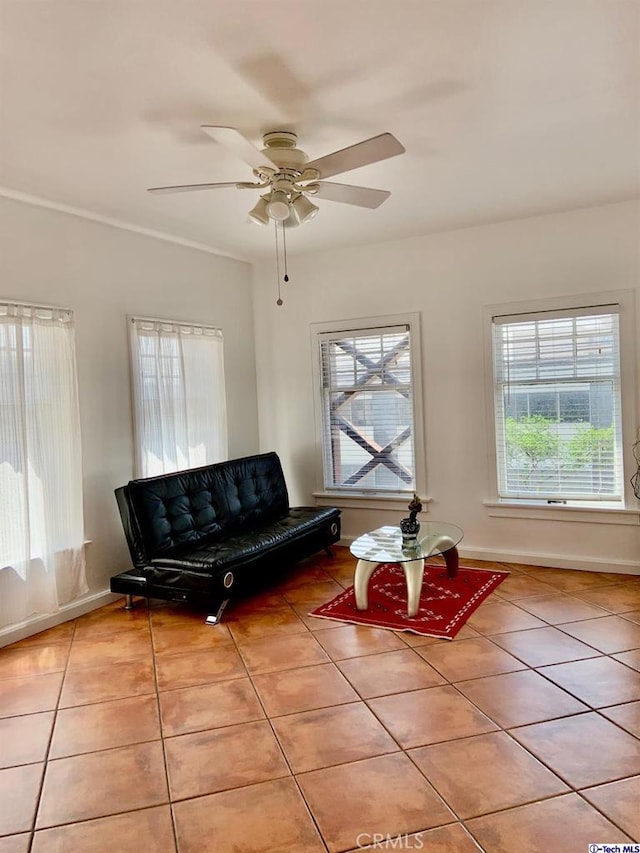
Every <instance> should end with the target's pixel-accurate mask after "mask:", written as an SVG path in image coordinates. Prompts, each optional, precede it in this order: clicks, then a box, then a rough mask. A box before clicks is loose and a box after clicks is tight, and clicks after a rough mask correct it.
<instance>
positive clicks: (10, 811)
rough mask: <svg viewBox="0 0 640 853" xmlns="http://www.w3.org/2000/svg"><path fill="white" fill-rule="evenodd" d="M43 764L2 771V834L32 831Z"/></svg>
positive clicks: (0, 798)
mask: <svg viewBox="0 0 640 853" xmlns="http://www.w3.org/2000/svg"><path fill="white" fill-rule="evenodd" d="M43 769H44V766H43V765H42V764H23V765H22V766H21V767H9V768H7V769H6V770H0V803H2V808H0V835H10V834H11V833H18V832H27V831H28V830H30V829H31V826H32V824H33V819H34V817H35V814H36V806H37V805H38V794H39V793H40V782H41V780H42V771H43Z"/></svg>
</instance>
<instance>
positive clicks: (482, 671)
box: [418, 637, 525, 681]
mask: <svg viewBox="0 0 640 853" xmlns="http://www.w3.org/2000/svg"><path fill="white" fill-rule="evenodd" d="M418 654H419V655H421V656H422V657H423V658H424V659H425V660H427V661H429V663H430V664H431V665H432V666H434V667H435V668H436V669H437V670H438V672H441V673H442V674H443V675H444V676H445V678H447V679H448V680H449V681H462V680H463V679H465V678H481V677H482V676H484V675H497V674H498V673H500V672H513V671H515V670H517V669H525V665H524V664H523V663H522V662H521V661H519V660H516V658H514V657H513V656H512V655H510V654H508V653H507V652H505V651H503V650H502V649H499V648H498V647H497V646H496V645H494V644H493V643H492V642H491V641H490V640H487V639H486V638H485V637H476V638H475V639H471V640H462V641H461V642H459V643H443V644H438V645H433V646H423V647H422V648H419V649H418Z"/></svg>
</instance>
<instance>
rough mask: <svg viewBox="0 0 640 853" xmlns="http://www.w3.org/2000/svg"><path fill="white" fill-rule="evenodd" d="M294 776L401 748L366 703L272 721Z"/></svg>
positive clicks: (304, 713)
mask: <svg viewBox="0 0 640 853" xmlns="http://www.w3.org/2000/svg"><path fill="white" fill-rule="evenodd" d="M271 723H272V725H273V728H274V730H275V733H276V735H277V736H278V740H279V741H280V745H281V746H282V749H283V750H284V753H285V755H286V756H287V760H288V762H289V764H290V765H291V769H292V770H293V772H294V773H304V772H305V771H307V770H317V769H319V768H321V767H329V766H331V765H333V764H346V763H347V762H350V761H358V760H359V759H362V758H371V757H372V756H374V755H383V754H384V753H387V752H395V751H397V749H398V746H397V744H396V743H395V741H394V740H393V738H392V737H390V736H389V735H388V734H387V732H386V731H385V730H384V728H383V727H382V726H381V725H380V723H379V722H378V720H377V719H376V718H375V716H374V715H373V714H372V713H371V711H370V710H369V709H368V708H367V706H366V705H365V704H364V703H363V702H356V703H354V704H352V705H338V706H337V707H335V708H319V709H318V710H315V711H303V712H302V713H301V714H291V715H289V716H286V717H277V718H276V719H273V720H272V721H271Z"/></svg>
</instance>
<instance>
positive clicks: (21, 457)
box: [0, 302, 87, 628]
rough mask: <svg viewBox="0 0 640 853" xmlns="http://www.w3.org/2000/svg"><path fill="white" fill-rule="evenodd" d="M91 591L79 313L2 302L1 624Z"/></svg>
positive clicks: (46, 610)
mask: <svg viewBox="0 0 640 853" xmlns="http://www.w3.org/2000/svg"><path fill="white" fill-rule="evenodd" d="M86 591H87V584H86V580H85V560H84V520H83V511H82V459H81V453H80V416H79V408H78V389H77V379H76V360H75V340H74V328H73V314H72V312H71V311H66V310H62V309H55V308H44V307H43V308H39V307H36V306H33V305H22V304H16V303H8V302H4V303H3V302H0V628H2V627H5V626H7V625H11V624H16V623H19V622H22V621H25V620H26V619H28V618H30V617H32V616H35V615H41V614H48V613H55V612H56V611H57V610H58V608H59V607H60V606H61V605H62V604H66V603H68V602H70V601H72V600H74V599H75V598H77V597H78V596H80V595H81V594H83V593H85V592H86Z"/></svg>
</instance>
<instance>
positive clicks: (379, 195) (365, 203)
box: [312, 181, 391, 210]
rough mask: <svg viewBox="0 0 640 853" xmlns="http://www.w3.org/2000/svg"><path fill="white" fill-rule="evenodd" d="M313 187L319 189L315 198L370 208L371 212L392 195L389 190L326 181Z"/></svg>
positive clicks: (319, 182)
mask: <svg viewBox="0 0 640 853" xmlns="http://www.w3.org/2000/svg"><path fill="white" fill-rule="evenodd" d="M312 186H314V187H315V186H317V187H318V191H317V193H315V196H314V197H317V198H326V199H328V200H329V201H340V202H342V203H343V204H355V205H357V207H368V208H370V209H371V210H373V209H374V208H376V207H380V205H381V204H382V202H383V201H386V200H387V199H388V198H389V196H390V195H391V193H390V192H389V190H374V189H371V188H370V187H354V186H352V185H351V184H333V183H327V182H326V181H318V183H317V184H312Z"/></svg>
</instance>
